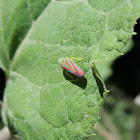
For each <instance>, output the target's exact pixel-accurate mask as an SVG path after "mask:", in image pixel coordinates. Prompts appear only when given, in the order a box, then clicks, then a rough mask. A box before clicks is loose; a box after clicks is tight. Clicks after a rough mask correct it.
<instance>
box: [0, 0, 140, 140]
mask: <svg viewBox="0 0 140 140" xmlns="http://www.w3.org/2000/svg"><path fill="white" fill-rule="evenodd" d="M49 2H50V1H47V0H46V1H44V0H42V1H33V0H32V1H31V0H27V1H24V0H21V1H17V0H16V1H15V0H11V1H8V0H0V5H1V7H0V50H1V51H0V66H1V68H3V70H4V71H5V72H6V74H7V78H8V81H7V86H6V89H5V95H4V103H3V120H4V122H5V124H6V125H8V126H9V127H10V129H11V130H14V131H15V132H16V133H18V135H19V136H20V137H21V138H23V139H34V140H35V139H37V140H41V139H48V140H49V139H51V140H52V139H65V140H66V139H71V140H78V139H79V140H81V139H85V138H86V137H88V136H89V135H91V134H92V133H93V132H92V129H93V125H94V124H95V122H96V121H97V120H98V119H99V114H100V110H101V108H102V106H103V103H104V100H105V97H106V95H107V92H108V91H107V90H106V88H105V85H104V83H103V81H102V79H101V77H100V75H99V73H98V71H97V69H96V68H95V66H93V65H91V63H92V64H93V62H105V61H110V60H112V59H114V58H116V57H117V56H119V55H120V54H121V52H122V49H123V47H125V45H126V44H127V42H128V41H129V39H130V38H131V37H132V31H133V26H134V24H135V21H136V20H137V18H138V17H139V15H140V12H139V11H140V10H139V7H140V3H139V0H133V1H131V2H130V1H128V2H127V1H125V0H124V1H123V0H121V1H118V0H116V1H109V2H104V1H103V0H102V1H100V2H99V1H97V0H94V1H92V0H89V1H87V0H65V1H64V0H63V1H62V0H60V1H55V0H52V1H51V2H50V3H49ZM44 7H45V9H44ZM128 15H129V16H128ZM27 31H28V32H27ZM19 43H20V45H19ZM66 56H68V57H69V56H72V57H77V58H81V57H83V59H82V61H77V62H76V63H77V64H78V65H79V66H80V67H81V68H82V69H83V70H84V72H85V77H83V78H77V77H74V78H73V79H70V78H69V77H68V76H67V75H65V72H63V70H62V69H61V67H60V66H59V64H58V59H59V58H61V57H66Z"/></svg>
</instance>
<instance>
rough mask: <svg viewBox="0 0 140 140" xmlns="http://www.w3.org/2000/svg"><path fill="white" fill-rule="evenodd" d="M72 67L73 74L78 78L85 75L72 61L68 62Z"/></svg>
mask: <svg viewBox="0 0 140 140" xmlns="http://www.w3.org/2000/svg"><path fill="white" fill-rule="evenodd" d="M69 61H70V63H71V65H72V67H73V74H74V75H76V76H78V77H82V76H84V75H85V73H84V71H83V70H82V69H81V68H80V67H79V66H78V65H77V64H76V63H74V62H73V61H71V60H69Z"/></svg>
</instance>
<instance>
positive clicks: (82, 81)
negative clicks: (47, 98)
mask: <svg viewBox="0 0 140 140" xmlns="http://www.w3.org/2000/svg"><path fill="white" fill-rule="evenodd" d="M63 75H64V77H65V79H66V80H68V81H70V82H71V83H73V84H74V85H77V86H79V87H81V88H83V89H85V88H86V86H87V79H86V78H85V77H84V76H83V77H78V76H76V75H73V74H72V73H70V72H68V71H66V70H63Z"/></svg>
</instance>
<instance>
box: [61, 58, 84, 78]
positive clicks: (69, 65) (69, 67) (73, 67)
mask: <svg viewBox="0 0 140 140" xmlns="http://www.w3.org/2000/svg"><path fill="white" fill-rule="evenodd" d="M75 59H76V58H75ZM59 65H60V66H61V67H62V68H63V69H65V70H66V71H68V72H70V73H72V74H74V75H76V76H78V77H82V76H84V72H83V70H82V69H81V68H80V67H79V66H78V65H77V64H76V63H75V62H73V61H72V60H71V59H69V58H67V57H66V58H60V59H59Z"/></svg>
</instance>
